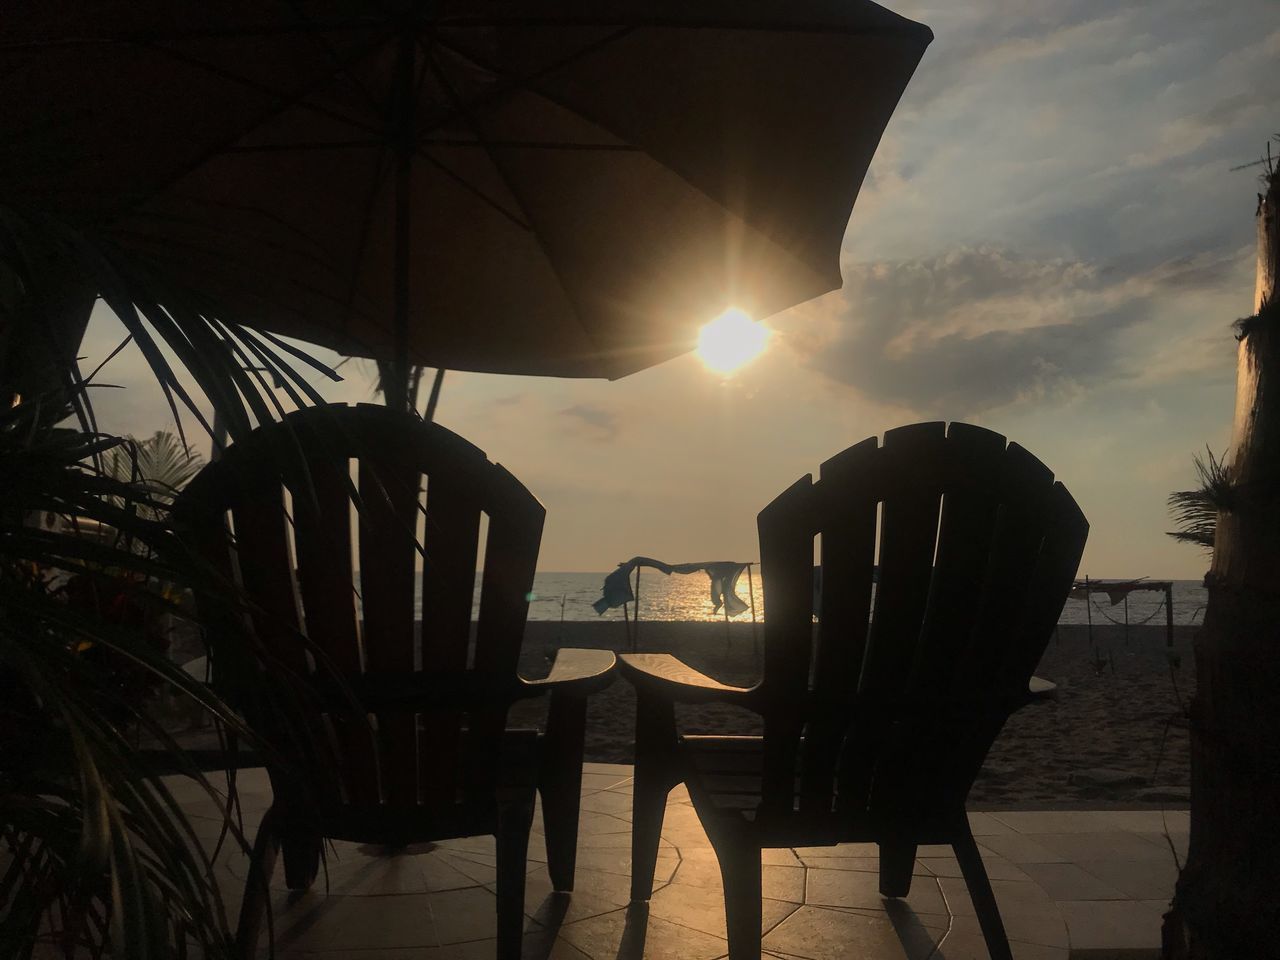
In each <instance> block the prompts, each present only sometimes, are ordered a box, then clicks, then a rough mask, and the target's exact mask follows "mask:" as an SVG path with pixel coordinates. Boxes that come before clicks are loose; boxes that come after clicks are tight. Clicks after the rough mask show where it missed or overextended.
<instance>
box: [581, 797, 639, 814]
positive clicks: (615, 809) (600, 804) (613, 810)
mask: <svg viewBox="0 0 1280 960" xmlns="http://www.w3.org/2000/svg"><path fill="white" fill-rule="evenodd" d="M582 809H583V810H590V811H591V812H593V813H608V814H611V815H612V816H615V817H622V818H623V819H626V820H629V819H631V794H630V793H625V794H624V793H612V792H610V791H608V790H601V791H600V792H599V793H589V794H587V795H586V796H584V797H583V798H582Z"/></svg>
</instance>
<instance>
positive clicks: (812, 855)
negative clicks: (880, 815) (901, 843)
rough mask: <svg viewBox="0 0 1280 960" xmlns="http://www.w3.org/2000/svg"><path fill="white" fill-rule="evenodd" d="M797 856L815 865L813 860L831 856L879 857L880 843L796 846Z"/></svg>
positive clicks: (808, 863)
mask: <svg viewBox="0 0 1280 960" xmlns="http://www.w3.org/2000/svg"><path fill="white" fill-rule="evenodd" d="M795 853H796V856H797V857H799V858H800V859H801V860H802V861H803V862H804V863H805V864H806V865H810V866H814V865H820V864H813V863H811V861H815V860H825V859H828V858H830V857H879V856H880V845H879V844H877V843H840V844H837V845H835V846H832V847H796V848H795Z"/></svg>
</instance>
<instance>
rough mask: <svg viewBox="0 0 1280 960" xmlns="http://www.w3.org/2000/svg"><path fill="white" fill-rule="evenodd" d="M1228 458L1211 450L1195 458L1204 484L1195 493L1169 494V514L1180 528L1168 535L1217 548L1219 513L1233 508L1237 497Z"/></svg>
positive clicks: (1197, 469)
mask: <svg viewBox="0 0 1280 960" xmlns="http://www.w3.org/2000/svg"><path fill="white" fill-rule="evenodd" d="M1225 459H1226V455H1225V454H1224V455H1223V457H1222V458H1218V457H1215V456H1214V454H1213V451H1212V450H1210V449H1209V448H1208V447H1205V455H1204V457H1203V458H1202V457H1200V456H1199V455H1197V456H1196V457H1195V458H1194V463H1195V469H1196V476H1197V478H1198V479H1199V481H1200V485H1199V486H1198V487H1196V488H1195V489H1193V490H1178V491H1175V492H1174V493H1171V494H1169V499H1168V506H1169V512H1170V514H1172V516H1173V522H1174V523H1175V524H1177V526H1178V529H1177V530H1172V531H1170V532H1169V534H1168V536H1170V537H1173V539H1175V540H1178V541H1180V542H1182V543H1193V544H1195V545H1196V546H1200V547H1204V548H1205V549H1206V550H1212V549H1213V539H1214V536H1215V534H1216V533H1217V528H1218V513H1219V512H1220V511H1223V510H1230V509H1232V506H1233V504H1234V503H1235V496H1236V493H1235V488H1234V486H1233V484H1232V482H1231V476H1230V472H1229V470H1228V468H1227V465H1226V463H1225Z"/></svg>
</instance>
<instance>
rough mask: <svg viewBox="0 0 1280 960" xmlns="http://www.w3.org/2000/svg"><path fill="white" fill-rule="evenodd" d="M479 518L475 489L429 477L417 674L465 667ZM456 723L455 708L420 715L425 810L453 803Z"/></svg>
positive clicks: (457, 744)
mask: <svg viewBox="0 0 1280 960" xmlns="http://www.w3.org/2000/svg"><path fill="white" fill-rule="evenodd" d="M480 514H481V502H480V491H477V490H475V489H474V488H472V487H471V486H469V485H467V484H465V483H459V482H458V481H457V480H455V479H453V478H451V477H450V476H449V475H448V474H446V473H441V474H438V475H436V476H433V477H431V478H430V480H429V481H428V486H427V518H426V527H425V536H424V542H423V552H424V554H425V556H424V558H423V569H422V638H421V643H422V669H423V670H428V671H430V670H440V671H463V670H465V669H466V666H467V645H468V642H469V639H470V633H471V602H472V591H473V588H474V585H475V577H476V555H477V552H478V544H479V535H480ZM462 724H463V713H462V711H460V710H439V711H433V712H430V713H425V714H423V715H422V719H421V726H420V728H419V738H420V741H419V756H420V762H421V769H422V771H423V778H422V784H421V792H422V796H423V802H424V803H426V804H427V805H428V806H444V805H448V804H451V803H455V802H456V801H457V792H458V788H459V786H460V783H459V764H460V761H461V757H460V754H459V751H460V750H461V745H462V734H463V729H462Z"/></svg>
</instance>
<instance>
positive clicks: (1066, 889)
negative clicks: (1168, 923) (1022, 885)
mask: <svg viewBox="0 0 1280 960" xmlns="http://www.w3.org/2000/svg"><path fill="white" fill-rule="evenodd" d="M1022 869H1023V870H1024V871H1026V874H1027V876H1028V877H1030V878H1031V879H1032V880H1034V881H1035V883H1036V886H1038V887H1039V888H1040V889H1041V890H1043V891H1044V892H1045V893H1047V894H1048V895H1049V897H1050V898H1051V899H1054V900H1124V899H1126V896H1125V894H1124V892H1123V891H1121V890H1118V889H1117V888H1115V887H1113V886H1112V885H1111V884H1109V883H1107V882H1106V881H1104V880H1102V879H1100V878H1099V877H1097V876H1095V875H1094V874H1092V873H1089V872H1088V871H1086V870H1084V869H1083V868H1081V867H1079V866H1077V865H1076V864H1074V863H1028V864H1026V865H1025V866H1023V868H1022Z"/></svg>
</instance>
